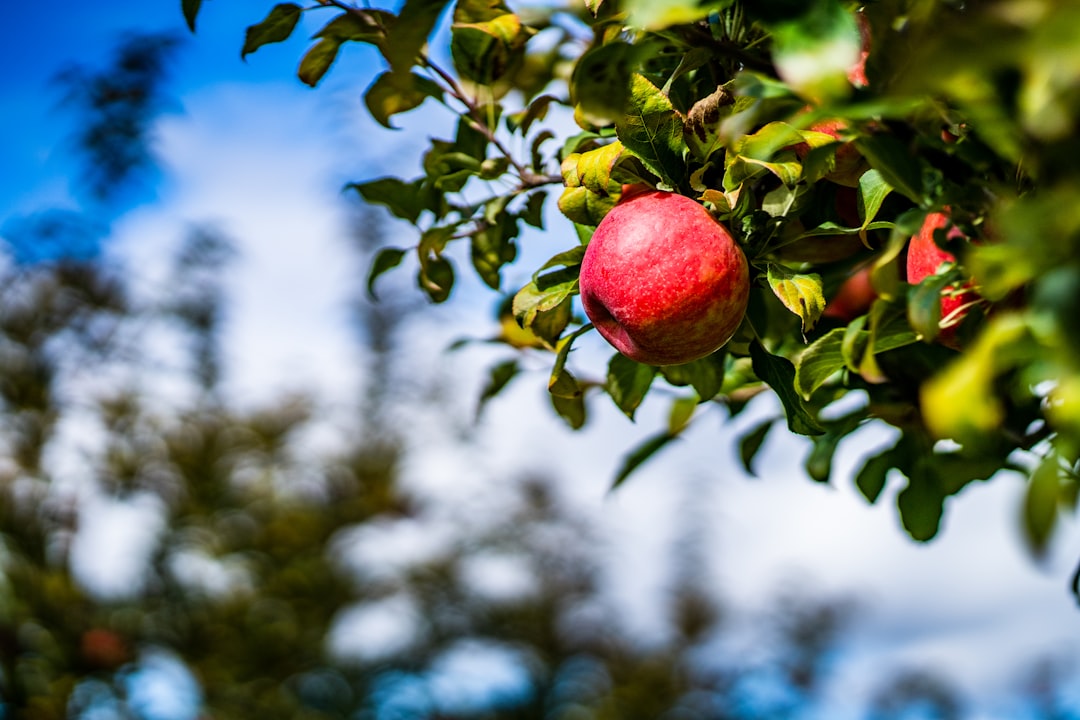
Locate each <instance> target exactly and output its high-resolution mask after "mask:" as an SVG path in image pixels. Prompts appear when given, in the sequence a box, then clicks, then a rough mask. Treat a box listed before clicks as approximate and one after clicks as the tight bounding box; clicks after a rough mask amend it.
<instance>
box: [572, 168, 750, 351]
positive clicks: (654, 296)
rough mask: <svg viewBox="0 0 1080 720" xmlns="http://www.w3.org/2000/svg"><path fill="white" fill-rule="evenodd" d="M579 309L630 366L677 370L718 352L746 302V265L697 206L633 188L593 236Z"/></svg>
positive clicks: (733, 245)
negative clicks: (581, 309)
mask: <svg viewBox="0 0 1080 720" xmlns="http://www.w3.org/2000/svg"><path fill="white" fill-rule="evenodd" d="M580 288H581V302H582V306H583V308H584V310H585V314H586V315H588V316H589V319H590V320H592V322H593V324H594V325H595V326H596V329H597V330H598V331H599V332H600V335H601V336H603V337H604V339H606V340H607V341H608V342H609V343H611V345H612V346H614V347H615V349H616V350H618V351H619V352H620V353H622V354H623V355H625V356H627V357H628V358H630V359H631V360H636V361H637V362H640V363H645V364H647V365H678V364H681V363H686V362H690V361H692V360H697V359H699V358H702V357H705V356H706V355H709V354H711V353H713V352H715V351H716V350H717V349H718V348H720V347H721V346H722V345H723V344H724V343H726V342H727V341H728V340H729V339H730V338H731V336H732V335H733V334H734V333H735V330H736V329H737V328H738V327H739V324H740V323H741V322H742V319H743V316H744V315H745V313H746V306H747V302H748V301H749V296H750V273H749V266H748V264H747V261H746V256H745V255H744V254H743V252H742V250H741V249H740V248H739V246H738V244H736V242H735V240H734V239H733V238H732V237H731V234H730V233H729V232H728V231H727V229H726V228H725V227H724V226H723V225H721V224H720V223H718V222H717V221H716V220H715V219H713V217H712V215H710V214H709V212H708V211H707V210H706V209H705V208H704V207H703V206H701V205H700V204H698V203H697V202H695V201H694V200H691V199H690V198H688V197H684V196H682V195H678V194H675V193H669V192H663V191H657V190H649V191H642V190H640V189H634V190H633V191H632V192H630V193H627V194H626V195H625V196H624V199H622V200H621V201H620V202H619V203H618V204H616V205H615V207H614V208H612V209H611V211H610V212H609V213H608V214H607V216H605V217H604V219H603V221H601V223H600V225H599V226H598V227H597V228H596V232H595V233H594V234H593V237H592V240H591V241H590V242H589V246H588V248H587V249H586V251H585V257H584V259H583V260H582V263H581V280H580Z"/></svg>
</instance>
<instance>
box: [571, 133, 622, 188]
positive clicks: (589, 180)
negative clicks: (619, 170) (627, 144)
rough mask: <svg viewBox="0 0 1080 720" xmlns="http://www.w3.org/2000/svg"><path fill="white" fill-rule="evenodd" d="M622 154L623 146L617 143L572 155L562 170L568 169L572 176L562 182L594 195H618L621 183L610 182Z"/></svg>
mask: <svg viewBox="0 0 1080 720" xmlns="http://www.w3.org/2000/svg"><path fill="white" fill-rule="evenodd" d="M622 154H623V145H622V143H620V142H619V141H617V140H616V141H615V142H613V143H609V144H607V145H602V146H601V147H598V148H594V149H593V150H589V151H588V152H584V153H574V154H573V155H571V156H570V157H569V158H567V159H566V160H565V161H563V166H564V168H569V169H570V170H571V171H572V174H573V176H572V177H571V178H566V176H565V170H564V180H565V181H566V183H567V185H569V186H571V187H576V186H581V187H584V188H588V189H589V190H591V191H592V192H594V193H600V194H618V193H620V192H621V191H622V185H621V183H619V182H617V181H615V180H612V178H611V172H612V170H613V169H614V168H615V164H616V163H617V162H618V161H619V158H620V157H621V156H622Z"/></svg>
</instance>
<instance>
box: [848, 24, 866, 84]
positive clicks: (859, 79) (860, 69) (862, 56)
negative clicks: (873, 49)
mask: <svg viewBox="0 0 1080 720" xmlns="http://www.w3.org/2000/svg"><path fill="white" fill-rule="evenodd" d="M855 22H856V23H857V24H858V26H859V38H860V39H861V40H862V48H861V49H860V51H859V60H858V62H856V63H855V64H854V65H852V66H851V67H850V68H849V69H848V74H847V77H848V81H849V82H850V83H851V84H852V85H854V86H855V87H866V86H867V85H869V84H870V83H869V82H868V81H867V79H866V59H867V58H868V57H869V56H870V40H871V38H870V21H869V20H867V19H866V15H865V14H864V13H861V12H859V13H855Z"/></svg>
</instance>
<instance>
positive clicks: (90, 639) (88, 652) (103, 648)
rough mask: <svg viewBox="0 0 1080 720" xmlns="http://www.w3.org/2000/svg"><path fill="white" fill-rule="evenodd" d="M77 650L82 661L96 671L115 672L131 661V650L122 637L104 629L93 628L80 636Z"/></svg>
mask: <svg viewBox="0 0 1080 720" xmlns="http://www.w3.org/2000/svg"><path fill="white" fill-rule="evenodd" d="M79 650H80V652H81V653H82V656H83V660H85V661H86V663H87V664H88V665H90V666H91V667H93V668H95V669H97V670H107V671H113V670H117V669H118V668H120V666H122V665H123V664H124V663H126V662H128V661H129V660H131V657H132V653H131V648H130V647H128V644H127V642H125V641H124V639H123V638H122V637H120V636H119V635H118V634H116V633H115V632H113V631H112V630H107V629H105V628H93V629H91V630H87V631H86V632H84V633H83V634H82V638H81V639H80V643H79Z"/></svg>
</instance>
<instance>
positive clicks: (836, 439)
mask: <svg viewBox="0 0 1080 720" xmlns="http://www.w3.org/2000/svg"><path fill="white" fill-rule="evenodd" d="M865 419H866V408H860V409H858V410H856V411H854V412H851V413H849V414H847V415H845V416H844V417H842V418H839V419H837V420H830V421H828V422H825V423H823V424H824V426H825V434H824V435H818V436H817V437H815V438H814V439H813V443H814V446H813V448H812V449H811V451H810V454H809V455H808V456H807V458H806V472H807V474H808V475H810V477H811V478H812V479H813V480H814V481H816V482H820V483H827V482H829V478H830V476H831V475H832V461H833V455H835V454H836V448H837V447H838V446H839V445H840V441H841V440H843V439H844V438H846V437H847V436H848V435H850V434H851V433H852V432H854V431H855V430H857V429H858V428H859V426H860V425H861V424H862V422H863V421H864V420H865Z"/></svg>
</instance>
